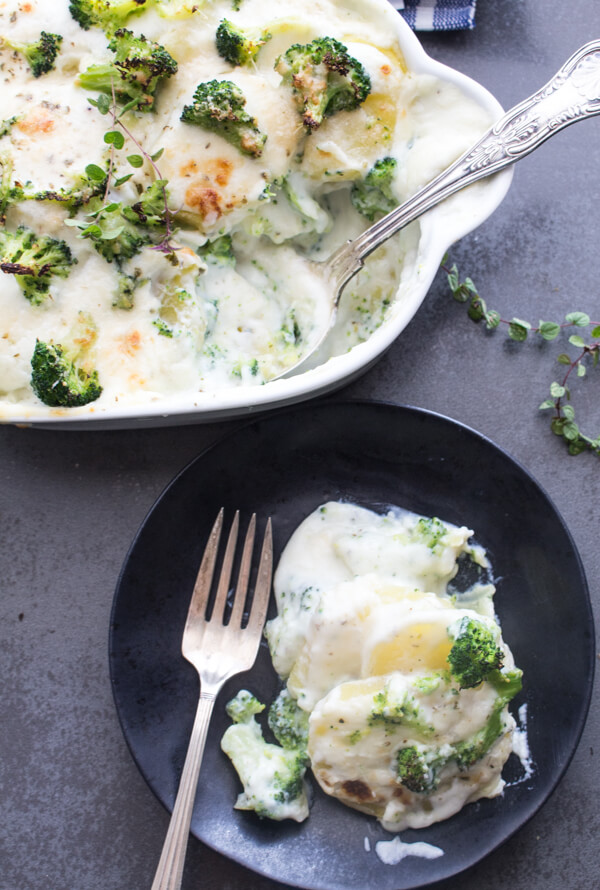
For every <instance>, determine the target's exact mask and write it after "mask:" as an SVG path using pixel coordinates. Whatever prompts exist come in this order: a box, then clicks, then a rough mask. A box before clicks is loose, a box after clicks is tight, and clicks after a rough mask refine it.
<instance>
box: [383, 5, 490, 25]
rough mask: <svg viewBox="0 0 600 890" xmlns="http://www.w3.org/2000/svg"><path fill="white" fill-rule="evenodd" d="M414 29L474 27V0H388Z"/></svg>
mask: <svg viewBox="0 0 600 890" xmlns="http://www.w3.org/2000/svg"><path fill="white" fill-rule="evenodd" d="M390 2H391V3H392V6H395V7H396V9H397V10H398V11H399V13H400V15H401V16H403V17H404V18H405V19H406V21H407V23H408V24H409V25H410V27H411V28H413V30H415V31H455V30H459V29H462V28H474V27H475V2H476V0H390Z"/></svg>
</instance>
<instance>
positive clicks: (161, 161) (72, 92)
mask: <svg viewBox="0 0 600 890" xmlns="http://www.w3.org/2000/svg"><path fill="white" fill-rule="evenodd" d="M382 7H383V8H382ZM390 16H397V13H395V11H394V10H393V9H391V8H390V7H389V4H387V3H385V4H382V3H379V2H373V0H352V2H341V0H316V2H311V3H299V2H298V0H278V2H277V3H270V2H266V0H233V2H232V0H205V2H199V3H194V2H192V0H72V2H71V3H68V2H67V0H30V2H24V0H23V2H17V0H2V2H0V66H1V73H2V89H1V90H0V270H1V274H0V294H1V302H0V306H1V309H0V417H1V416H2V415H4V416H10V415H11V413H14V408H15V406H19V407H20V408H24V409H25V410H26V411H29V412H30V416H32V417H35V416H36V412H37V413H38V414H39V413H40V412H41V413H42V415H43V416H48V415H57V416H60V415H61V414H62V415H64V414H71V415H72V414H88V413H90V412H99V411H101V410H102V409H107V408H114V407H115V406H117V405H118V406H121V407H122V406H127V405H131V406H134V407H143V406H144V405H147V404H149V403H154V402H161V401H162V400H164V401H165V402H168V400H169V399H170V398H172V397H173V396H176V395H181V394H192V395H193V394H195V393H205V392H214V391H218V390H222V389H224V388H230V387H253V386H257V385H260V384H263V383H265V382H266V381H268V380H270V379H272V378H273V377H275V376H277V375H279V374H281V373H283V372H284V371H285V370H286V368H289V367H290V366H292V365H294V364H295V363H296V362H297V361H298V359H299V358H300V357H301V356H302V355H303V354H304V352H305V350H306V349H307V347H308V346H309V345H310V343H311V338H312V335H313V333H314V331H315V330H317V329H318V330H320V329H321V328H322V326H323V324H324V323H325V322H326V319H327V317H328V314H329V299H328V295H327V293H326V291H325V290H324V288H323V286H322V285H321V283H320V280H319V279H318V278H316V277H315V276H314V275H313V274H311V272H310V267H309V264H308V262H307V259H309V258H312V259H317V260H322V259H325V258H326V257H327V256H328V255H329V254H330V253H331V252H332V251H333V250H334V249H335V248H336V247H338V246H339V245H340V244H342V243H343V242H344V241H345V240H347V239H349V238H353V237H355V236H356V235H357V234H359V233H360V232H361V231H362V230H364V228H366V227H367V226H368V225H369V224H370V223H371V222H372V221H373V220H375V219H376V218H377V217H379V216H380V215H382V214H383V213H385V212H387V211H388V210H389V209H391V208H392V207H393V206H394V205H395V204H397V203H398V202H400V201H402V200H403V199H404V198H406V197H408V196H409V195H410V194H412V193H413V192H414V191H415V190H416V188H417V187H418V186H419V185H420V184H422V183H424V182H426V181H427V180H429V179H430V178H432V176H433V175H434V174H435V173H437V172H438V171H439V170H440V169H442V168H443V167H445V166H446V165H447V164H448V163H449V162H450V161H452V160H453V159H454V158H455V157H456V156H457V155H458V154H460V152H461V151H462V150H464V149H465V148H466V147H467V146H468V145H469V144H470V143H471V142H472V141H473V139H474V138H475V137H476V136H477V135H479V133H480V132H481V131H482V129H483V128H484V126H485V124H486V123H487V121H485V120H483V119H482V118H483V117H484V116H485V115H484V113H483V112H482V110H481V107H480V106H479V105H477V104H476V103H475V102H474V101H472V100H469V99H467V98H466V97H464V96H462V95H461V94H460V93H459V91H458V90H457V88H456V87H454V86H453V85H451V84H448V83H442V82H441V81H439V80H437V79H436V78H434V77H432V76H430V75H427V76H425V75H417V74H414V73H412V72H411V71H409V70H407V68H406V65H405V62H404V58H403V55H402V50H401V47H400V45H399V42H398V36H397V33H396V29H395V27H394V26H393V23H392V22H391V20H390ZM416 240H418V228H416V227H414V228H413V230H412V231H411V230H410V229H409V230H408V231H407V232H406V233H403V235H402V236H401V237H399V238H396V239H394V241H392V242H389V243H388V244H387V245H385V246H383V247H382V248H380V249H379V250H378V251H377V252H376V254H375V255H374V256H373V257H372V258H371V259H370V260H369V263H368V264H367V267H366V269H365V270H364V271H363V272H362V273H361V274H360V276H359V277H358V278H357V279H356V280H355V281H354V282H353V283H352V285H351V286H350V287H349V288H348V289H347V293H346V294H345V297H344V300H343V306H342V310H341V314H340V319H339V324H338V326H337V328H336V331H335V332H334V335H333V336H332V338H331V341H330V345H329V347H328V348H329V350H330V353H331V354H334V353H335V354H340V353H343V352H345V351H347V350H348V349H351V348H352V347H353V346H354V345H355V344H357V343H359V342H361V341H363V340H365V339H366V338H367V337H368V336H369V335H370V333H372V332H373V330H374V329H375V328H376V327H377V326H378V325H380V324H381V322H382V321H383V320H384V318H385V317H386V313H387V312H388V311H389V307H390V305H391V304H392V302H393V300H394V298H395V295H396V293H397V289H398V282H399V280H400V277H401V275H402V269H403V267H404V266H405V264H406V263H407V262H410V261H411V258H414V246H415V241H416Z"/></svg>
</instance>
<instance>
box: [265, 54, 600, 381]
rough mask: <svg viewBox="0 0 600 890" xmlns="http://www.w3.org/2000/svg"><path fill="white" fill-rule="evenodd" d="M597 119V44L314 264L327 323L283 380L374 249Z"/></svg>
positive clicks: (599, 70)
mask: <svg viewBox="0 0 600 890" xmlns="http://www.w3.org/2000/svg"><path fill="white" fill-rule="evenodd" d="M596 114H600V40H594V41H591V42H590V43H587V44H585V46H582V47H581V48H580V49H579V50H577V52H576V53H574V54H573V55H572V56H571V57H570V59H568V60H567V61H566V62H565V64H564V65H563V66H562V68H560V69H559V71H557V73H556V74H555V75H554V77H553V78H552V79H551V80H549V81H548V83H547V84H546V85H545V86H543V87H542V88H541V89H540V90H538V91H537V92H536V93H534V94H533V95H531V96H530V97H529V98H528V99H525V100H524V101H523V102H521V103H520V104H519V105H515V106H514V107H513V108H511V109H510V111H507V112H506V114H504V115H503V116H502V117H501V118H500V119H499V120H498V121H497V122H496V123H495V124H493V126H491V127H490V129H489V130H488V131H487V132H486V133H485V134H484V135H483V136H482V137H481V138H480V139H479V140H478V141H477V142H476V143H475V144H474V145H473V146H472V148H470V149H469V150H468V151H466V152H465V153H464V154H463V155H461V157H460V158H458V160H457V161H455V162H454V163H453V164H451V165H450V166H449V167H447V168H446V169H445V170H444V171H443V172H442V173H440V174H439V176H436V178H435V179H433V180H431V182H429V183H428V184H427V185H426V186H424V187H423V188H422V189H420V190H419V191H418V192H417V193H416V194H415V195H413V196H412V198H409V199H408V200H407V201H405V202H404V204H401V205H400V206H398V207H396V208H395V209H394V210H392V211H391V213H388V214H387V215H386V216H384V217H383V218H382V219H380V220H379V221H378V222H376V223H374V225H372V226H370V227H369V228H368V229H366V231H364V232H363V233H362V234H361V235H359V236H358V237H357V238H355V239H354V240H353V241H347V242H346V243H345V244H343V245H342V246H341V247H340V248H338V250H336V251H335V252H334V253H333V254H332V255H331V256H330V257H329V259H327V260H325V261H324V262H320V263H316V262H313V263H312V264H311V266H312V272H313V273H315V275H316V277H317V279H318V280H319V283H320V285H321V287H320V290H323V289H324V288H323V285H324V287H325V289H326V291H327V293H328V295H330V298H331V310H330V314H329V318H328V323H327V324H326V325H325V326H324V327H323V328H322V329H320V330H318V331H316V333H315V335H314V337H313V338H312V340H311V342H310V343H309V345H308V348H307V350H306V352H304V354H303V355H302V357H301V358H300V359H299V361H297V362H296V363H295V364H294V365H293V366H291V367H289V368H287V369H286V370H285V371H282V372H281V373H280V374H279V375H278V376H279V377H284V376H287V375H288V374H290V373H292V372H297V371H298V370H299V369H301V368H302V367H303V366H304V365H305V363H306V362H307V361H308V359H309V358H310V357H311V356H312V355H314V353H315V352H316V350H317V349H318V348H319V347H320V346H321V345H322V344H323V341H324V340H325V338H326V337H327V335H328V334H329V332H330V330H331V328H332V327H333V324H334V322H335V318H336V315H337V309H338V306H339V302H340V298H341V296H342V292H343V290H344V288H345V287H346V285H347V284H348V282H349V281H350V280H351V279H352V278H353V277H354V276H355V275H356V274H357V272H359V271H360V270H361V269H362V267H363V265H364V261H365V259H366V258H367V257H368V256H369V255H370V254H371V253H373V251H374V250H376V248H378V247H379V246H380V245H381V244H383V243H384V242H385V241H387V240H388V238H391V237H392V235H395V234H396V232H398V231H399V230H400V229H402V228H403V227H404V226H406V225H408V223H410V222H412V221H413V220H415V219H417V217H419V216H422V215H423V214H424V213H425V212H426V211H427V210H430V209H431V208H432V207H434V206H435V205H436V204H439V203H440V202H441V201H443V200H444V199H445V198H448V197H449V196H450V195H453V194H454V193H455V192H457V191H459V190H460V189H463V188H465V187H466V186H468V185H471V184H472V183H474V182H476V181H477V180H479V179H483V178H484V177H487V176H491V175H492V174H493V173H497V172H498V171H499V170H502V169H504V167H508V166H509V165H510V164H514V163H515V162H516V161H519V160H521V158H524V157H525V156H526V155H528V154H530V153H531V152H532V151H533V150H534V149H536V148H537V147H538V146H539V145H541V144H542V142H545V140H546V139H548V138H549V137H550V136H552V135H554V133H557V132H558V131H559V130H562V129H563V128H564V127H567V126H568V125H569V124H574V123H575V122H576V121H580V120H584V119H585V118H588V117H593V116H594V115H596Z"/></svg>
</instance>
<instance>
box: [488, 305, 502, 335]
mask: <svg viewBox="0 0 600 890" xmlns="http://www.w3.org/2000/svg"><path fill="white" fill-rule="evenodd" d="M499 324H500V313H499V312H496V310H495V309H490V311H489V312H486V314H485V326H486V328H487V329H488V331H492V330H493V329H494V328H497V327H498V325H499Z"/></svg>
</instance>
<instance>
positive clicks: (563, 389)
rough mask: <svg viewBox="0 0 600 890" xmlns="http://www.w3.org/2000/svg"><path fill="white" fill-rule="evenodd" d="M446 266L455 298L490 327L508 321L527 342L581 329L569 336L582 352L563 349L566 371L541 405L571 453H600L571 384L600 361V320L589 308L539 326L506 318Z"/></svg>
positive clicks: (599, 443)
mask: <svg viewBox="0 0 600 890" xmlns="http://www.w3.org/2000/svg"><path fill="white" fill-rule="evenodd" d="M442 269H443V271H444V272H445V273H446V276H447V281H448V286H449V288H450V290H451V292H452V296H453V297H454V299H455V300H457V301H458V302H459V303H466V304H468V308H467V314H468V316H469V318H470V319H471V320H472V321H474V322H476V323H479V322H483V323H484V325H485V327H486V329H487V330H489V331H492V330H495V329H496V328H498V327H499V326H500V325H505V326H506V327H508V336H509V337H510V339H511V340H514V341H515V342H517V343H523V342H524V341H525V340H527V338H528V337H529V336H530V335H536V336H538V337H541V338H542V339H543V340H555V339H556V338H557V337H558V336H559V334H560V333H561V332H563V331H565V330H567V329H570V328H576V329H578V333H573V334H571V336H570V337H569V343H570V344H571V345H572V346H575V347H577V349H578V350H579V352H578V353H577V355H576V356H575V357H572V356H570V355H569V354H568V353H566V352H561V353H560V354H559V355H558V356H557V361H558V363H559V364H561V365H564V366H565V368H566V370H565V373H564V374H563V376H562V378H561V379H560V380H553V382H552V383H551V384H550V397H549V398H547V399H545V400H544V401H543V402H542V403H541V405H540V406H539V408H540V410H542V411H546V410H551V411H552V412H553V413H552V419H551V421H550V428H551V429H552V432H553V433H555V434H556V435H557V436H561V437H562V438H563V439H564V440H565V443H566V445H567V447H568V450H569V453H570V454H581V453H582V452H583V451H591V452H593V453H594V454H597V455H600V435H598V436H589V435H587V434H586V433H584V432H583V430H582V427H581V425H580V423H579V422H578V421H576V420H575V409H574V407H573V405H572V403H571V388H570V386H569V383H570V378H571V377H572V375H575V376H576V377H585V375H586V373H587V365H588V364H589V362H590V361H591V364H592V367H594V368H595V367H596V366H597V364H598V360H599V359H600V322H594V321H592V320H591V319H590V317H589V315H587V314H586V313H585V312H569V313H568V314H567V315H566V316H565V320H564V321H562V322H555V321H540V322H539V324H538V325H537V327H536V326H534V325H533V324H531V323H530V322H528V321H525V320H524V319H521V318H511V319H505V318H502V317H501V315H500V313H499V312H497V311H496V310H495V309H489V308H488V306H487V303H486V301H485V300H484V299H483V297H481V295H480V294H479V292H478V290H477V287H476V286H475V284H474V283H473V280H472V279H471V278H464V279H462V280H461V277H460V275H459V272H458V268H457V266H456V264H452V265H448V261H447V258H445V259H444V261H443V263H442ZM590 328H591V330H590V331H589V339H588V341H587V342H586V340H585V339H584V337H583V336H582V334H583V333H584V332H585V331H587V330H588V329H590Z"/></svg>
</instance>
